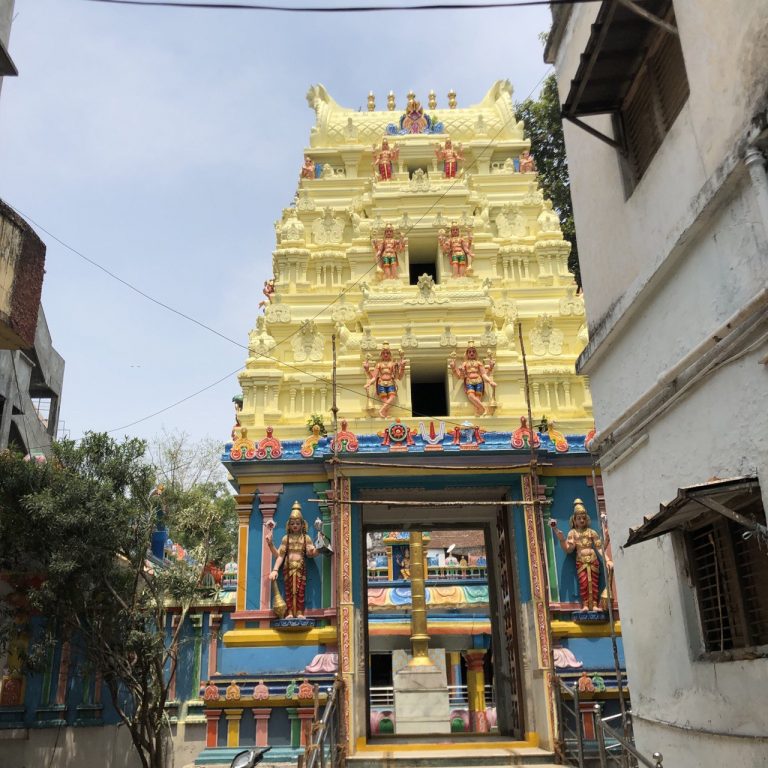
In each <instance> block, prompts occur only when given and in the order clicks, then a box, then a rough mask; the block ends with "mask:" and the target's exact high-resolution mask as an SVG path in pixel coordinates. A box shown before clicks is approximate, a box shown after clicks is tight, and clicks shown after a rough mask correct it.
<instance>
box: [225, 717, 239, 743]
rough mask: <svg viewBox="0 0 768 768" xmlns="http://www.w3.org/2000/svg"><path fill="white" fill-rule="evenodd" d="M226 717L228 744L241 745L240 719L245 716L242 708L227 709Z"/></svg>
mask: <svg viewBox="0 0 768 768" xmlns="http://www.w3.org/2000/svg"><path fill="white" fill-rule="evenodd" d="M224 717H226V718H227V746H228V747H239V746H240V720H241V719H242V717H243V710H242V709H225V710H224Z"/></svg>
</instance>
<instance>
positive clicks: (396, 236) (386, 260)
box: [372, 224, 408, 280]
mask: <svg viewBox="0 0 768 768" xmlns="http://www.w3.org/2000/svg"><path fill="white" fill-rule="evenodd" d="M372 244H373V252H374V254H375V256H376V263H377V265H378V267H379V269H380V270H381V271H382V272H383V273H384V279H385V280H394V279H397V268H398V265H399V262H398V258H397V257H398V254H400V253H402V252H403V251H404V250H405V248H406V246H407V245H408V240H407V239H406V238H404V237H403V236H402V234H401V233H400V232H397V233H396V232H395V228H394V227H393V226H392V225H391V224H387V225H386V226H385V227H384V236H383V237H382V238H381V240H379V239H376V238H374V239H373V241H372Z"/></svg>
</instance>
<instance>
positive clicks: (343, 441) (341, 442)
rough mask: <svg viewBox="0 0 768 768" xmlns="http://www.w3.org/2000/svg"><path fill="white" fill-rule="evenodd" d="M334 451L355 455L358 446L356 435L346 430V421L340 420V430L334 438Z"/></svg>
mask: <svg viewBox="0 0 768 768" xmlns="http://www.w3.org/2000/svg"><path fill="white" fill-rule="evenodd" d="M334 440H335V445H334V449H335V450H337V451H346V452H348V453H356V452H357V449H358V448H359V447H360V444H359V443H358V440H357V435H356V434H355V433H354V432H350V431H349V429H347V420H346V419H342V420H341V429H340V430H339V431H338V432H337V433H336V437H335V438H334Z"/></svg>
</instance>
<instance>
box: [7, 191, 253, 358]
mask: <svg viewBox="0 0 768 768" xmlns="http://www.w3.org/2000/svg"><path fill="white" fill-rule="evenodd" d="M4 202H5V204H6V205H7V206H8V207H9V208H10V209H11V210H13V211H15V212H16V213H17V214H19V216H21V217H22V218H24V219H26V220H27V221H29V222H31V223H32V224H33V225H34V226H35V227H37V229H39V230H40V231H41V232H45V234H46V235H48V237H50V238H52V239H53V240H55V241H56V242H57V243H59V245H62V246H63V247H64V248H66V249H67V250H68V251H72V253H74V254H75V255H76V256H79V257H80V258H81V259H83V260H84V261H87V262H88V263H89V264H90V265H91V266H94V267H96V269H100V270H101V271H102V272H104V273H105V274H107V275H109V276H110V277H111V278H112V279H113V280H117V282H118V283H122V284H123V285H124V286H125V287H126V288H130V290H132V291H134V292H135V293H138V294H139V296H142V297H143V298H145V299H147V300H148V301H151V302H152V303H153V304H157V306H158V307H162V308H163V309H167V310H168V311H169V312H173V314H174V315H178V316H179V317H183V318H184V319H185V320H189V322H190V323H194V324H195V325H199V326H200V327H201V328H204V329H205V330H206V331H210V332H211V333H213V334H215V335H216V336H219V337H220V338H222V339H224V340H225V341H228V342H230V344H234V345H235V346H238V347H241V348H242V349H248V347H247V346H245V345H244V344H241V343H240V342H239V341H235V340H234V339H231V338H230V337H229V336H227V335H226V334H223V333H221V331H217V330H216V329H215V328H211V326H210V325H207V324H206V323H204V322H202V321H201V320H198V319H197V318H194V317H192V316H191V315H188V314H186V313H185V312H182V311H181V310H179V309H176V308H175V307H172V306H171V305H170V304H166V303H165V302H164V301H161V300H160V299H156V298H155V297H154V296H151V295H150V294H148V293H147V292H146V291H143V290H142V289H141V288H138V287H137V286H135V285H134V284H133V283H130V282H128V280H124V279H123V278H122V277H120V275H116V274H115V273H114V272H112V271H111V270H109V269H107V268H106V267H105V266H103V265H102V264H99V262H98V261H94V259H91V258H89V257H88V256H86V255H85V254H84V253H82V252H81V251H78V250H77V248H73V247H72V246H71V245H69V243H65V242H64V241H63V240H62V239H61V238H60V237H57V236H56V235H54V234H53V232H51V231H49V230H47V229H46V228H45V227H44V226H43V225H42V224H38V223H37V222H36V221H35V220H34V219H33V218H32V217H31V216H29V215H27V214H26V213H24V212H23V211H21V210H19V209H18V208H16V207H15V206H13V205H11V204H10V203H9V202H7V201H4Z"/></svg>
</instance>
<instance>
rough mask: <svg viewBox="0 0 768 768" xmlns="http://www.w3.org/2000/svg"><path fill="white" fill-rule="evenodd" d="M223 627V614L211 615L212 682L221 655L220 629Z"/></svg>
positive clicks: (209, 624)
mask: <svg viewBox="0 0 768 768" xmlns="http://www.w3.org/2000/svg"><path fill="white" fill-rule="evenodd" d="M220 627H221V614H220V613H211V614H210V615H209V617H208V675H207V678H208V679H209V680H210V679H211V678H212V677H213V676H214V675H215V674H216V671H217V670H216V667H217V666H218V658H217V657H218V653H219V628H220Z"/></svg>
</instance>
